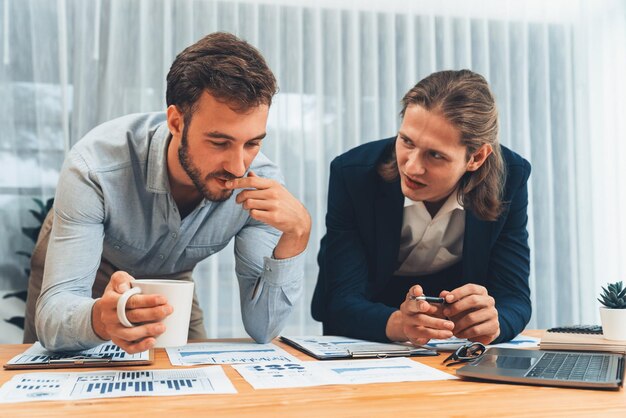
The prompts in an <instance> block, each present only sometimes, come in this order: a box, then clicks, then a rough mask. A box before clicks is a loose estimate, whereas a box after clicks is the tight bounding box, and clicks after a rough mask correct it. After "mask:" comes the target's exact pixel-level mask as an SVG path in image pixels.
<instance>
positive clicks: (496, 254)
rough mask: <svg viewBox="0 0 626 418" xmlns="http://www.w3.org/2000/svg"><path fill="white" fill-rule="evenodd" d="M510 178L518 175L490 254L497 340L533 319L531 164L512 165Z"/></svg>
mask: <svg viewBox="0 0 626 418" xmlns="http://www.w3.org/2000/svg"><path fill="white" fill-rule="evenodd" d="M509 170H510V173H509V178H514V179H517V181H516V182H515V183H516V184H511V185H509V187H511V188H512V190H513V195H512V197H511V200H510V203H509V208H508V214H507V216H506V220H505V222H504V223H503V224H502V229H501V230H500V231H499V234H498V237H497V239H496V242H495V244H494V246H493V248H492V251H491V254H490V258H489V260H490V261H489V274H488V282H487V289H488V291H489V293H490V294H491V296H493V297H494V299H495V301H496V309H497V310H498V320H499V322H500V336H499V337H498V338H497V339H496V340H495V341H494V343H498V342H503V341H509V340H511V339H512V338H514V337H515V336H516V335H517V334H519V333H520V332H522V331H523V330H524V327H525V326H526V324H528V321H529V320H530V315H531V303H530V288H529V286H528V276H529V274H530V249H529V247H528V231H527V229H526V225H527V223H528V213H527V210H528V187H527V182H528V177H529V175H530V164H529V163H528V162H527V161H525V160H523V163H522V164H519V165H515V166H510V167H509Z"/></svg>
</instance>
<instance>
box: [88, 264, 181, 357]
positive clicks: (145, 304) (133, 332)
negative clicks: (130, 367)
mask: <svg viewBox="0 0 626 418" xmlns="http://www.w3.org/2000/svg"><path fill="white" fill-rule="evenodd" d="M131 280H132V277H131V276H130V275H129V274H128V273H126V272H123V271H117V272H115V273H113V275H112V276H111V280H110V281H109V284H108V285H107V287H106V289H104V293H103V295H102V298H100V299H97V300H96V302H95V303H94V306H93V310H92V312H91V321H92V322H91V323H92V326H93V330H94V332H95V333H96V334H97V335H98V337H100V338H102V339H103V340H112V341H113V342H114V343H115V344H117V345H118V346H120V348H122V349H123V350H124V351H126V352H127V353H129V354H133V353H139V352H142V351H145V350H148V349H150V348H152V347H153V346H154V344H155V342H156V337H158V336H159V335H161V334H163V332H165V325H163V324H162V323H161V321H163V320H164V319H165V318H166V317H167V316H168V315H169V314H171V313H172V312H173V308H172V306H171V305H169V304H168V303H167V299H166V298H165V296H161V295H141V294H139V295H134V296H131V298H130V299H128V303H127V304H126V317H127V318H128V320H129V321H130V322H132V323H133V324H137V325H136V326H134V327H132V328H127V327H125V326H124V325H122V324H121V323H120V321H119V319H118V318H117V301H118V299H119V298H120V296H121V295H122V293H124V292H125V291H126V290H128V289H130V281H131Z"/></svg>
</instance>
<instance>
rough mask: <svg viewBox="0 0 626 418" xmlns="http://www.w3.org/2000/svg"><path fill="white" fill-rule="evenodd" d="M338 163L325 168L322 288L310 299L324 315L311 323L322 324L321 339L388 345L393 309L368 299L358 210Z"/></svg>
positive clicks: (365, 258) (320, 256)
mask: <svg viewBox="0 0 626 418" xmlns="http://www.w3.org/2000/svg"><path fill="white" fill-rule="evenodd" d="M340 161H341V160H340V158H338V159H335V160H334V161H333V162H332V164H331V166H330V184H329V193H328V211H327V214H326V230H327V232H326V236H325V237H324V239H323V240H322V244H321V247H320V253H319V257H318V261H319V264H320V277H319V279H318V286H319V285H320V284H321V286H322V288H321V289H317V290H316V293H318V294H317V295H316V296H317V298H318V300H317V301H316V300H315V299H314V305H321V306H322V308H321V310H322V311H323V313H321V314H318V315H317V318H316V319H322V320H323V322H324V333H325V334H337V335H344V336H348V337H352V338H362V339H367V340H373V341H385V342H388V341H389V340H388V339H387V336H386V332H385V330H386V326H387V320H388V319H389V316H390V315H391V314H392V313H393V312H394V311H395V310H396V309H394V308H391V307H389V306H386V305H384V304H382V303H375V302H371V301H369V300H368V299H367V296H366V291H367V283H368V278H369V275H370V273H371V272H370V271H369V267H368V255H367V254H366V250H365V246H364V244H363V239H362V237H361V236H360V233H359V229H358V226H357V221H356V216H355V210H359V209H360V208H355V207H354V206H353V203H352V201H351V199H350V197H349V196H350V194H349V193H350V192H351V191H352V192H354V190H348V187H346V184H345V180H344V177H343V174H342V167H341V164H340ZM320 299H321V300H320ZM314 311H315V308H314ZM318 312H319V310H318ZM314 316H315V315H314Z"/></svg>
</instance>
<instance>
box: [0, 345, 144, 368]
mask: <svg viewBox="0 0 626 418" xmlns="http://www.w3.org/2000/svg"><path fill="white" fill-rule="evenodd" d="M153 361H154V352H153V351H152V350H149V351H144V352H142V353H137V354H128V353H127V352H125V351H124V350H122V349H121V348H120V347H118V346H117V345H115V344H113V343H104V344H101V345H99V346H96V347H94V348H91V349H89V350H83V351H75V352H71V353H69V352H63V353H60V352H52V351H48V350H46V349H45V348H44V347H43V346H42V345H41V344H40V343H39V342H36V343H34V344H33V345H32V346H30V347H29V348H28V349H27V350H26V351H24V352H23V353H22V354H18V355H17V356H15V357H13V358H12V359H11V360H9V362H8V363H6V364H5V365H4V368H5V369H8V370H12V369H56V368H74V367H106V366H146V365H149V364H152V363H153Z"/></svg>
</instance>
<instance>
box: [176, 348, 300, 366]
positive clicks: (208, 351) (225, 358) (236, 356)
mask: <svg viewBox="0 0 626 418" xmlns="http://www.w3.org/2000/svg"><path fill="white" fill-rule="evenodd" d="M166 351H167V355H168V357H169V358H170V363H172V366H195V365H198V364H241V363H250V364H251V363H268V362H269V363H285V362H298V359H297V358H295V357H294V356H292V355H291V354H289V353H288V352H286V351H285V350H283V349H282V348H280V347H278V346H276V345H274V344H257V343H245V342H244V343H226V342H224V343H220V342H215V343H190V344H187V345H184V346H182V347H174V348H167V349H166Z"/></svg>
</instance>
